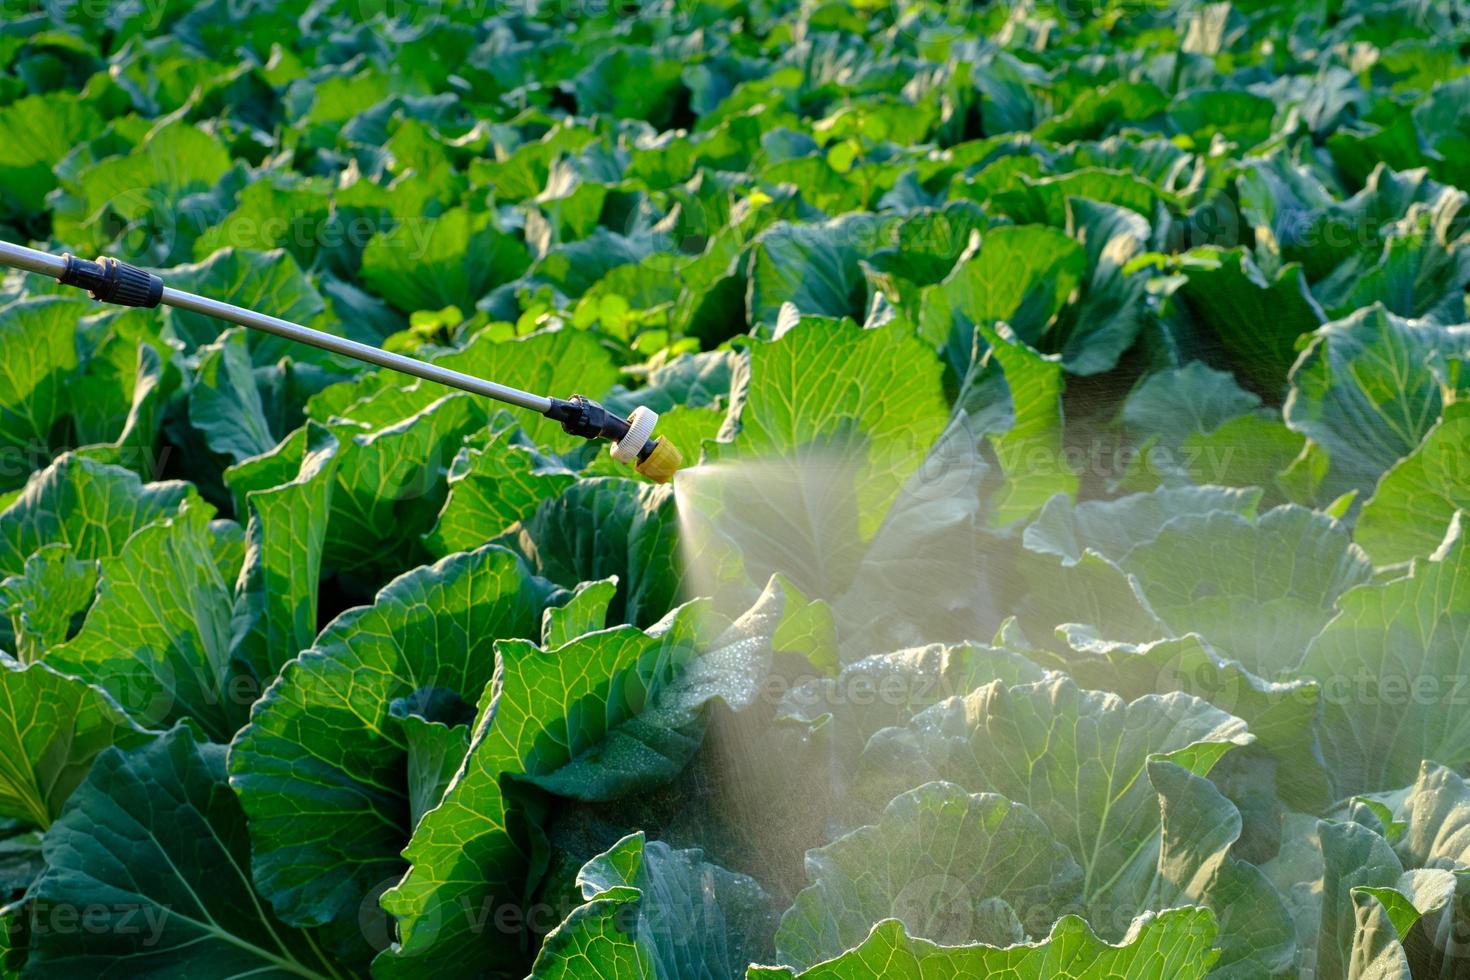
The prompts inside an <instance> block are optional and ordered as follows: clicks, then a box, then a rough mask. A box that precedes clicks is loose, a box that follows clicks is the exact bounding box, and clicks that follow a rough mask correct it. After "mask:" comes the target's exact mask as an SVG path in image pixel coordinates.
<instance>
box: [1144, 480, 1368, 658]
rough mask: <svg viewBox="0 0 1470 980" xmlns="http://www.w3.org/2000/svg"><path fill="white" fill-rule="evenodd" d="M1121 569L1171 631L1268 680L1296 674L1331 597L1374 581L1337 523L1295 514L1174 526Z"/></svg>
mask: <svg viewBox="0 0 1470 980" xmlns="http://www.w3.org/2000/svg"><path fill="white" fill-rule="evenodd" d="M1121 564H1122V566H1123V568H1124V569H1126V570H1127V571H1128V572H1130V573H1132V574H1133V575H1135V576H1137V578H1138V582H1139V585H1140V586H1141V587H1142V589H1143V594H1144V595H1145V596H1147V597H1148V601H1149V606H1150V607H1151V608H1152V609H1153V611H1154V612H1155V613H1157V614H1158V615H1159V617H1160V618H1162V619H1163V620H1164V621H1165V622H1166V623H1168V624H1169V626H1171V627H1172V628H1173V629H1174V630H1176V631H1178V632H1181V633H1183V632H1190V631H1195V632H1199V633H1201V634H1203V635H1204V636H1205V637H1206V638H1207V639H1208V640H1210V641H1211V642H1212V643H1213V644H1214V645H1215V646H1217V647H1218V648H1219V649H1220V650H1222V651H1224V652H1225V653H1226V654H1227V655H1229V656H1231V657H1233V658H1235V659H1236V660H1239V661H1240V662H1241V663H1242V664H1244V665H1245V667H1246V668H1247V669H1248V670H1251V671H1253V672H1254V673H1256V674H1259V675H1260V676H1262V677H1265V678H1268V679H1275V678H1276V677H1277V676H1278V675H1280V674H1282V673H1283V672H1285V671H1290V670H1292V669H1294V668H1295V667H1296V666H1297V664H1299V663H1300V662H1301V659H1302V657H1303V656H1304V655H1305V653H1306V649H1307V644H1308V643H1310V642H1311V640H1312V638H1313V637H1314V636H1316V635H1317V632H1318V631H1319V630H1320V629H1321V628H1322V627H1323V626H1324V625H1326V623H1327V620H1328V619H1330V618H1331V617H1332V613H1333V603H1334V601H1335V600H1336V599H1337V597H1338V596H1339V595H1340V594H1341V593H1342V592H1343V591H1344V590H1346V589H1349V588H1351V587H1352V586H1355V585H1360V584H1362V583H1363V582H1366V581H1367V580H1368V579H1369V578H1370V577H1371V575H1372V566H1371V565H1370V564H1369V562H1368V560H1367V558H1366V557H1365V556H1364V555H1363V553H1362V551H1361V550H1359V549H1358V547H1357V545H1355V544H1353V543H1352V541H1351V539H1350V538H1349V537H1348V533H1347V530H1346V529H1345V528H1344V527H1343V526H1342V525H1341V524H1339V523H1338V522H1337V521H1334V520H1333V519H1332V518H1330V517H1328V516H1327V515H1325V514H1321V513H1318V512H1316V511H1310V510H1307V509H1305V508H1302V507H1296V506H1292V505H1288V506H1283V507H1277V508H1275V509H1274V510H1270V511H1267V512H1266V513H1265V514H1262V515H1261V516H1260V518H1259V519H1257V520H1254V521H1252V520H1249V519H1247V518H1245V517H1242V516H1239V515H1238V514H1232V513H1228V512H1223V511H1214V512H1211V513H1208V514H1203V515H1189V516H1182V517H1178V518H1175V519H1174V520H1172V521H1170V522H1169V523H1167V524H1165V525H1164V527H1163V529H1162V530H1161V531H1159V533H1158V536H1157V537H1155V538H1154V540H1152V541H1150V542H1147V543H1145V544H1141V545H1139V546H1138V547H1136V548H1134V549H1133V550H1132V551H1130V552H1129V553H1128V555H1127V557H1126V558H1124V559H1123V560H1122V562H1121Z"/></svg>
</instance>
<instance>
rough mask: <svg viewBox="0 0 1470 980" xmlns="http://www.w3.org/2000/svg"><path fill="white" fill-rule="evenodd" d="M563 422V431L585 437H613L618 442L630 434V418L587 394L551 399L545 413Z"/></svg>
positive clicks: (548, 416) (550, 417)
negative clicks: (605, 406)
mask: <svg viewBox="0 0 1470 980" xmlns="http://www.w3.org/2000/svg"><path fill="white" fill-rule="evenodd" d="M542 414H544V415H545V416H546V417H547V418H549V419H555V420H556V421H558V422H560V423H561V428H562V431H563V432H565V433H567V434H569V435H574V436H581V437H582V438H583V439H611V440H612V441H613V442H617V441H618V440H619V439H621V438H623V436H625V435H627V434H628V420H627V419H625V418H621V417H619V416H618V415H615V414H613V413H612V412H609V411H608V410H607V409H605V408H603V407H602V406H601V405H599V404H597V403H596V402H595V401H593V400H592V399H590V398H588V397H587V396H586V395H573V396H572V397H571V398H568V399H566V400H565V401H563V400H562V399H560V398H553V399H552V400H551V407H550V408H548V409H547V410H546V411H545V412H544V413H542Z"/></svg>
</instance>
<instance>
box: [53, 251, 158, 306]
mask: <svg viewBox="0 0 1470 980" xmlns="http://www.w3.org/2000/svg"><path fill="white" fill-rule="evenodd" d="M62 258H63V259H64V260H65V261H66V269H65V270H64V271H63V272H62V273H61V275H60V276H59V277H58V279H57V281H58V282H60V283H61V284H62V285H63V286H76V287H78V288H80V289H85V290H87V291H88V292H90V293H91V294H92V298H93V299H95V300H97V301H98V302H101V303H113V304H115V305H117V306H136V307H142V308H144V309H152V308H154V307H155V306H157V305H158V303H159V301H160V300H162V299H163V280H162V279H160V278H158V277H157V276H155V275H154V274H153V273H151V272H145V271H144V270H142V269H140V268H138V267H137V266H134V265H128V264H127V263H126V262H119V261H118V260H117V259H109V258H100V259H98V260H97V261H95V262H88V261H87V260H86V259H79V258H77V257H76V256H75V255H72V254H71V253H66V254H64V255H62Z"/></svg>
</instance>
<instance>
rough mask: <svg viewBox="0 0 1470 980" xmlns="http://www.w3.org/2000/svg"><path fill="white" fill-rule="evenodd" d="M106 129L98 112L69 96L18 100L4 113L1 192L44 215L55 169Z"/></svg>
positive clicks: (0, 148)
mask: <svg viewBox="0 0 1470 980" xmlns="http://www.w3.org/2000/svg"><path fill="white" fill-rule="evenodd" d="M101 128H102V118H101V117H100V116H99V115H98V114H97V111H96V109H94V108H93V107H92V106H91V105H89V104H88V103H87V101H86V100H85V99H83V98H79V97H77V96H75V95H73V94H71V93H70V92H48V93H47V94H45V95H32V96H27V97H26V98H23V99H17V100H15V101H14V102H11V103H10V104H9V105H7V106H5V107H4V108H3V109H0V187H3V188H4V190H3V191H0V195H3V198H4V200H5V201H6V203H8V204H10V205H12V206H14V207H18V208H20V209H21V210H22V211H40V210H42V202H43V201H44V200H45V197H46V195H47V194H48V193H50V192H51V191H52V190H54V189H55V187H56V177H55V176H54V175H53V174H52V168H53V167H55V165H56V164H57V162H58V161H60V160H61V158H62V157H64V156H66V154H67V153H69V152H71V150H72V148H73V147H75V146H76V145H77V144H78V143H81V142H82V141H83V140H85V139H89V138H91V137H92V136H93V135H95V134H96V133H97V131H98V130H100V129H101Z"/></svg>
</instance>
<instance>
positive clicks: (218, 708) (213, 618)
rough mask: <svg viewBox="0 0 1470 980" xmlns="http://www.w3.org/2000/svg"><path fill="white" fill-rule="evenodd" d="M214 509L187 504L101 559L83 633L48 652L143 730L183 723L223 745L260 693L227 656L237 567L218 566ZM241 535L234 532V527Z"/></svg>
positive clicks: (233, 561)
mask: <svg viewBox="0 0 1470 980" xmlns="http://www.w3.org/2000/svg"><path fill="white" fill-rule="evenodd" d="M212 513H213V510H212V508H210V507H209V506H208V505H207V504H204V503H202V502H197V501H196V502H190V503H186V504H185V505H184V506H183V507H182V508H180V510H179V512H178V514H177V515H176V516H174V517H171V518H168V519H167V520H163V521H159V522H156V523H154V524H151V525H149V526H147V527H144V528H142V529H140V530H139V531H138V532H137V533H136V534H134V535H133V536H132V537H131V538H129V539H128V540H127V542H126V543H125V544H124V545H123V547H122V550H121V552H119V553H118V554H117V555H116V556H114V557H108V558H103V559H102V572H101V582H100V584H99V586H98V589H97V600H96V602H95V603H94V604H93V606H92V609H91V611H90V612H89V613H88V615H87V620H86V623H85V624H84V625H83V626H82V629H81V631H80V632H78V633H77V635H76V636H75V637H74V638H72V639H71V640H69V641H68V642H66V643H64V644H61V645H60V646H56V647H53V648H52V649H50V650H49V651H48V652H47V654H46V662H47V663H49V664H50V665H51V666H53V667H56V668H57V669H58V670H61V671H64V672H66V673H70V674H76V675H78V676H80V677H82V678H83V679H85V680H88V681H91V682H93V683H96V684H97V685H99V686H100V687H102V688H103V689H105V690H106V691H107V692H108V693H110V694H111V695H112V696H113V697H114V698H116V699H117V701H118V702H119V703H120V704H121V705H122V706H123V707H124V708H126V709H127V711H128V713H129V714H131V715H132V716H133V717H134V718H136V719H138V720H139V721H141V722H142V723H143V724H146V725H159V724H161V723H164V722H174V721H178V720H181V719H185V718H190V719H193V720H194V721H197V722H198V723H199V724H200V726H202V727H203V729H204V731H206V732H207V733H208V734H209V735H210V736H211V737H212V738H214V739H217V740H220V741H224V740H227V739H228V738H229V737H230V736H231V735H233V734H234V733H235V731H236V730H237V729H238V728H239V727H240V725H241V724H243V723H244V719H245V714H246V711H247V710H248V709H249V707H250V703H251V702H252V701H254V700H255V698H256V697H257V696H258V693H259V688H258V687H256V685H255V683H254V682H253V679H252V678H250V677H249V676H248V675H245V674H244V673H243V672H242V670H241V669H240V666H239V665H238V664H237V663H236V662H234V661H233V660H232V658H231V656H230V616H231V612H232V610H233V608H234V595H233V593H232V592H231V589H230V587H229V585H228V584H226V583H227V582H228V581H230V580H232V579H233V577H234V575H235V574H236V573H237V572H238V571H239V564H238V556H237V555H236V554H234V553H233V551H232V550H230V551H227V552H226V553H225V555H224V560H225V562H226V564H227V565H232V566H234V567H227V568H221V567H220V560H221V555H220V554H218V553H217V552H216V548H217V546H218V532H217V530H216V528H215V527H214V526H212V525H211V524H210V521H209V518H210V517H211V516H212ZM236 533H238V528H236Z"/></svg>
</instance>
